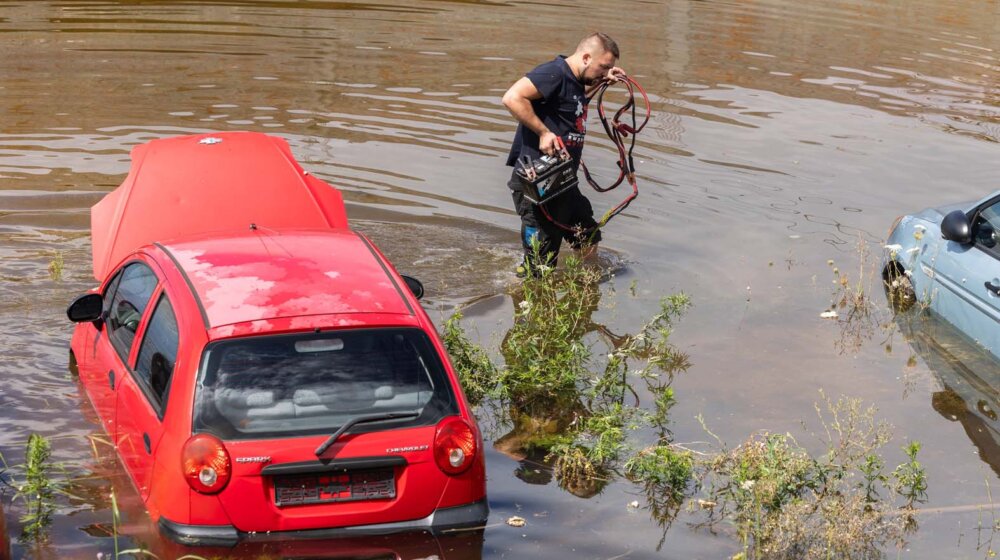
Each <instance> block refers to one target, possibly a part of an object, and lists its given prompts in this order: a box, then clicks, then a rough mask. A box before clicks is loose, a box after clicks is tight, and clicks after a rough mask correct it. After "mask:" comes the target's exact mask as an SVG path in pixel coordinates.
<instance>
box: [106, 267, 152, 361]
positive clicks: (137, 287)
mask: <svg viewBox="0 0 1000 560" xmlns="http://www.w3.org/2000/svg"><path fill="white" fill-rule="evenodd" d="M155 289H156V275H155V274H153V271H152V270H150V268H149V267H148V266H146V265H144V264H142V263H138V262H135V263H132V264H129V265H127V266H126V267H125V269H124V270H123V271H122V273H121V280H120V281H118V289H117V290H115V294H114V297H112V298H111V305H110V308H109V309H108V318H107V325H108V339H109V340H110V341H111V345H112V346H114V347H115V351H117V352H118V355H119V356H120V357H121V359H122V362H128V355H129V351H130V350H131V348H132V342H133V341H134V340H135V331H136V330H138V328H139V321H140V320H141V319H142V314H143V313H144V312H145V311H146V306H148V305H149V298H150V297H152V295H153V290H155Z"/></svg>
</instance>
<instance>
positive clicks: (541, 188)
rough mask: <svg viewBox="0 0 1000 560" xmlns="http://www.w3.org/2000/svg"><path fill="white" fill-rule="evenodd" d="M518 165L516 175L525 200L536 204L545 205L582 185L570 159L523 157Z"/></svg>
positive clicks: (546, 156) (544, 156)
mask: <svg viewBox="0 0 1000 560" xmlns="http://www.w3.org/2000/svg"><path fill="white" fill-rule="evenodd" d="M518 163H519V164H518V165H517V166H516V167H515V173H517V176H518V177H519V178H520V179H521V186H522V188H523V192H524V198H527V199H528V200H530V201H531V202H532V203H534V204H545V203H546V202H548V201H550V200H552V199H553V198H555V197H557V196H559V195H560V194H562V193H564V192H566V191H568V190H569V189H572V188H573V187H576V186H577V185H578V184H579V183H580V181H579V179H577V177H576V166H575V165H574V164H573V159H572V158H569V157H560V156H559V155H552V156H548V155H543V156H541V157H539V158H537V159H534V160H532V159H530V158H528V156H522V158H521V159H520V160H519V162H518Z"/></svg>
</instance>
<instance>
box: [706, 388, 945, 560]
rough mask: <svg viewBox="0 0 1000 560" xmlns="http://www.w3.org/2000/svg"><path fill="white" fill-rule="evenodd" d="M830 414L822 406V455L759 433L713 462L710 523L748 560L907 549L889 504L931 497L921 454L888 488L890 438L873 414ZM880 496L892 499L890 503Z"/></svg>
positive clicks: (853, 410) (838, 407) (854, 404)
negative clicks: (885, 452) (730, 535)
mask: <svg viewBox="0 0 1000 560" xmlns="http://www.w3.org/2000/svg"><path fill="white" fill-rule="evenodd" d="M826 404H827V412H826V413H825V414H824V413H823V412H822V411H820V409H819V406H817V413H818V414H819V417H820V421H821V423H822V425H823V427H824V430H825V433H826V438H825V444H826V452H825V453H823V454H821V455H818V456H816V455H813V454H811V453H809V452H808V451H807V450H806V449H805V448H803V447H801V446H800V445H799V444H798V443H797V442H796V440H795V439H794V438H793V437H792V436H791V435H789V434H771V433H767V432H762V433H758V434H755V435H753V436H751V437H750V438H749V439H748V440H747V441H745V442H744V443H742V444H741V445H739V446H738V447H736V448H734V449H732V450H725V451H723V452H722V453H719V454H718V455H716V456H715V457H714V458H712V459H711V460H709V461H707V463H706V471H705V472H704V474H703V475H702V477H703V485H704V487H705V488H706V489H707V491H708V495H709V499H708V500H705V501H704V503H705V504H708V507H709V516H710V521H709V522H710V523H714V522H716V521H718V520H725V521H728V522H730V523H732V524H733V525H734V526H735V528H736V532H737V535H738V536H739V537H740V540H741V542H742V543H743V551H742V552H741V554H742V557H743V558H746V559H748V560H749V559H754V558H768V559H772V558H774V559H792V558H795V559H802V558H805V559H813V558H816V559H820V558H822V559H826V558H881V557H882V551H881V547H882V545H883V544H885V543H887V542H894V541H895V542H901V539H902V536H903V534H904V531H905V529H906V519H904V518H901V517H900V516H899V515H897V511H898V508H897V506H896V504H895V500H894V499H893V498H892V497H893V496H895V495H896V492H899V495H901V496H903V497H904V498H907V499H908V496H907V492H912V493H913V494H914V495H915V496H925V494H921V492H925V491H926V485H925V484H924V485H921V484H920V483H919V481H921V480H923V481H924V482H925V479H924V478H923V477H922V475H918V474H916V473H918V472H920V473H922V469H921V468H920V467H919V463H916V452H917V451H918V450H919V445H917V446H910V448H909V450H908V453H909V452H910V451H912V455H911V456H910V462H909V463H904V464H903V465H901V466H900V467H897V469H896V471H894V474H893V480H890V477H888V476H886V475H885V474H883V472H882V469H883V465H884V461H883V459H882V458H881V456H880V455H879V449H880V448H881V447H882V446H884V444H885V443H886V442H888V440H889V438H890V430H889V427H888V425H887V424H885V423H883V422H877V421H875V419H874V414H875V409H874V408H867V409H865V408H863V407H862V406H861V403H860V401H859V400H856V399H840V400H838V401H836V402H831V401H829V400H827V401H826ZM895 473H899V475H896V474H895ZM900 488H902V489H904V490H903V491H899V489H900ZM880 490H889V492H885V493H884V495H886V496H887V497H886V498H882V497H881V496H882V495H883V494H880Z"/></svg>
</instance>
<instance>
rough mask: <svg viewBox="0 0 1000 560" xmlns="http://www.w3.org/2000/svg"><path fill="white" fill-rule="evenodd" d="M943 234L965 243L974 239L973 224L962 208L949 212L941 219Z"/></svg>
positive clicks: (957, 241)
mask: <svg viewBox="0 0 1000 560" xmlns="http://www.w3.org/2000/svg"><path fill="white" fill-rule="evenodd" d="M941 235H942V236H943V237H944V238H945V239H947V240H948V241H954V242H955V243H959V244H961V245H965V244H967V243H970V242H971V241H972V224H971V223H969V217H968V216H966V215H965V212H962V211H961V210H954V211H952V212H949V213H948V215H947V216H945V217H944V219H943V220H941Z"/></svg>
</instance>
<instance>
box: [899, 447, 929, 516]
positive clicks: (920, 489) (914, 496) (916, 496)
mask: <svg viewBox="0 0 1000 560" xmlns="http://www.w3.org/2000/svg"><path fill="white" fill-rule="evenodd" d="M903 451H904V452H905V453H906V457H907V459H908V460H907V461H906V462H905V463H902V464H900V465H899V466H897V467H896V469H895V470H894V471H892V477H893V479H895V481H896V484H897V487H896V492H897V493H899V495H900V496H902V497H903V499H905V500H906V503H905V504H904V505H903V507H905V508H912V507H913V506H914V504H916V503H924V502H926V501H927V472H926V470H925V469H924V467H923V466H922V465H921V464H920V461H917V453H919V452H920V442H919V441H911V442H910V443H908V444H906V445H904V446H903Z"/></svg>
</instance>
